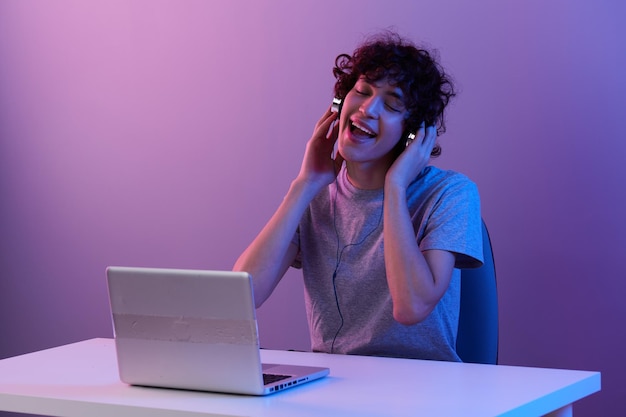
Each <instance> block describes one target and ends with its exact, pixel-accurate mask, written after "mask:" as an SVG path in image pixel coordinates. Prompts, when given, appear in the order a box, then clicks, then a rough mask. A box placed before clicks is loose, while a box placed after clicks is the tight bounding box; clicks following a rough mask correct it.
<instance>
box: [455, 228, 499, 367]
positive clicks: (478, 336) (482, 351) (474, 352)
mask: <svg viewBox="0 0 626 417" xmlns="http://www.w3.org/2000/svg"><path fill="white" fill-rule="evenodd" d="M482 230H483V253H484V264H483V265H482V266H481V267H480V268H475V269H463V270H462V271H461V311H460V315H459V330H458V335H457V341H456V350H457V353H458V354H459V356H460V357H461V360H463V362H472V363H486V364H496V363H498V291H497V287H496V268H495V264H494V260H493V251H492V248H491V239H490V237H489V232H488V230H487V226H486V225H485V222H484V221H483V222H482Z"/></svg>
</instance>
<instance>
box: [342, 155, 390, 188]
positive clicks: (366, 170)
mask: <svg viewBox="0 0 626 417" xmlns="http://www.w3.org/2000/svg"><path fill="white" fill-rule="evenodd" d="M390 166H391V164H390V163H387V162H384V163H383V162H382V161H380V160H379V161H376V162H348V161H346V169H347V171H348V180H349V181H350V183H351V184H352V185H354V186H355V187H356V188H359V189H361V190H377V189H380V188H383V187H384V186H385V176H386V175H387V170H388V169H389V167H390Z"/></svg>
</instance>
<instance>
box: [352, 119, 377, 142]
mask: <svg viewBox="0 0 626 417" xmlns="http://www.w3.org/2000/svg"><path fill="white" fill-rule="evenodd" d="M350 132H352V134H353V135H355V136H357V137H366V138H370V139H372V138H375V137H376V133H374V132H372V131H371V130H370V129H368V128H367V127H365V126H363V125H360V124H358V123H355V122H353V121H351V122H350Z"/></svg>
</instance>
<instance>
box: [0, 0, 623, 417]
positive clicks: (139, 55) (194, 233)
mask: <svg viewBox="0 0 626 417" xmlns="http://www.w3.org/2000/svg"><path fill="white" fill-rule="evenodd" d="M625 18H626V8H625V6H623V5H622V3H621V2H617V1H609V0H604V1H595V2H590V1H584V0H573V1H565V0H561V1H551V2H545V1H540V0H532V1H521V0H520V1H517V0H516V1H509V2H501V1H495V0H494V1H486V0H480V1H475V2H465V1H462V0H445V1H422V2H411V3H409V2H401V1H380V2H376V3H373V2H362V1H342V2H335V1H320V0H306V1H288V0H284V1H271V2H270V1H259V2H231V1H226V0H224V1H162V0H158V1H147V0H146V1H140V0H138V1H122V0H114V1H111V0H107V1H104V0H102V1H100V0H98V1H89V2H84V1H79V0H77V1H31V0H3V1H2V2H0V357H6V356H11V355H16V354H19V353H23V352H27V351H33V350H37V349H42V348H47V347H51V346H54V345H58V344H63V343H68V342H73V341H77V340H82V339H86V338H91V337H110V336H111V335H112V331H111V326H110V322H109V316H108V302H107V296H106V287H105V281H104V269H105V267H106V266H107V265H111V264H121V265H138V266H139V265H144V266H162V267H181V268H206V269H215V268H230V267H231V266H232V264H233V262H234V261H235V259H236V257H237V256H238V254H239V253H240V251H242V250H243V249H244V247H245V246H246V245H247V243H248V242H249V241H250V240H251V239H252V237H253V236H254V235H255V234H256V233H257V232H258V230H259V229H260V228H261V227H262V225H263V224H264V222H265V221H266V220H267V219H268V217H269V216H270V215H271V213H272V212H273V210H274V209H275V208H276V207H277V205H278V203H279V201H280V200H281V199H282V197H283V194H284V192H285V191H286V189H287V187H288V185H289V183H290V181H291V179H292V178H293V176H294V175H295V174H296V173H297V170H298V168H299V163H300V158H301V155H302V153H303V150H304V145H305V142H306V140H307V139H308V137H309V135H310V133H311V131H312V128H313V125H314V123H315V122H316V120H317V119H318V117H319V116H320V115H321V113H322V112H323V111H324V110H325V107H326V106H327V105H328V104H329V100H330V98H331V97H332V96H331V94H332V82H333V78H332V75H331V66H332V64H333V59H334V57H335V56H336V55H337V54H338V53H342V52H350V51H351V50H352V48H353V46H354V45H355V44H356V43H357V42H358V41H359V40H361V39H362V37H363V35H365V34H368V33H371V32H373V31H375V30H377V29H380V28H386V27H392V26H393V27H395V28H396V29H397V30H398V31H399V32H400V33H402V34H404V35H407V36H409V37H411V38H413V39H415V40H417V41H423V42H425V43H427V44H429V45H431V46H433V47H435V48H437V49H438V50H439V51H440V53H441V56H442V60H443V63H444V65H445V66H446V67H447V68H448V69H449V71H450V72H451V73H452V74H453V75H454V77H455V79H456V80H457V83H458V86H459V87H460V91H461V93H460V95H459V97H458V99H457V100H456V101H455V103H454V105H453V107H452V108H451V111H450V112H449V129H448V133H446V134H445V135H444V136H443V137H442V138H441V143H442V145H443V148H444V156H442V157H441V158H440V159H439V160H437V161H436V162H435V163H436V164H438V165H440V166H443V167H446V168H453V169H456V170H460V171H462V172H464V173H466V174H468V175H469V176H470V177H472V178H473V179H474V180H475V181H476V182H477V184H478V186H479V188H480V191H481V195H482V202H483V216H484V218H485V219H486V221H487V223H488V225H489V227H490V230H491V234H492V239H493V242H494V245H495V257H496V264H497V270H498V279H499V295H500V319H501V342H500V361H501V363H503V364H513V365H528V366H541V367H557V368H574V369H586V370H599V371H602V373H603V390H602V392H601V393H599V394H596V395H594V396H593V397H591V398H589V399H585V400H583V401H581V402H580V403H578V404H577V405H576V406H575V413H576V415H577V416H599V415H603V416H608V415H622V414H623V413H624V409H625V408H626V407H624V405H623V394H624V392H625V390H624V387H625V386H626V385H625V384H624V382H623V379H624V375H625V374H626V359H624V351H626V332H624V322H625V321H626V302H624V297H625V296H626V279H625V278H626V273H625V272H624V257H625V255H626V222H625V221H624V213H626V195H625V194H626V193H625V192H624V190H625V188H624V185H623V182H624V180H625V179H626V140H625V139H626V129H625V128H624V116H625V115H626V114H625V113H624V109H625V108H626V83H625V82H624V81H623V77H624V74H626V53H624V52H625V51H624V46H623V40H624V39H626V29H624V25H623V24H622V22H623V21H624V19H625ZM301 292H302V287H301V284H300V280H299V274H298V272H290V273H289V274H288V276H287V277H286V278H285V280H284V281H283V282H282V283H281V284H280V286H279V288H278V290H277V293H276V294H275V295H274V296H273V298H272V299H271V300H270V301H269V302H268V303H267V304H266V305H265V306H263V307H262V308H261V309H260V310H259V321H260V323H259V327H260V331H261V337H262V341H263V344H264V346H266V347H272V348H297V349H307V348H308V336H307V329H306V321H305V319H304V312H303V307H302V294H301ZM285 330H288V331H287V332H285Z"/></svg>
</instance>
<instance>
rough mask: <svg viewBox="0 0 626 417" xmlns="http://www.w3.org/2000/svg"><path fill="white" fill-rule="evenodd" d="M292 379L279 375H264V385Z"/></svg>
mask: <svg viewBox="0 0 626 417" xmlns="http://www.w3.org/2000/svg"><path fill="white" fill-rule="evenodd" d="M287 378H290V376H289V375H278V374H263V384H264V385H267V384H271V383H274V382H276V381H282V380H283V379H287Z"/></svg>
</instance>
